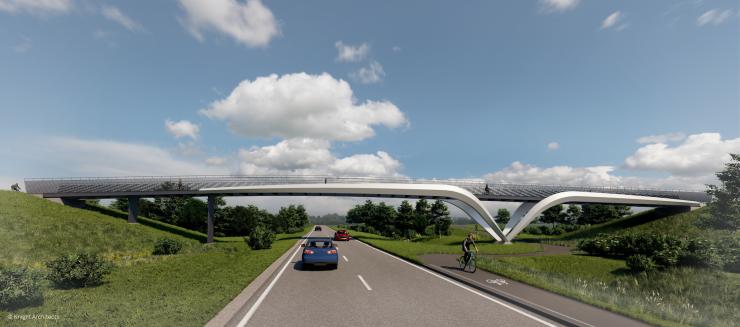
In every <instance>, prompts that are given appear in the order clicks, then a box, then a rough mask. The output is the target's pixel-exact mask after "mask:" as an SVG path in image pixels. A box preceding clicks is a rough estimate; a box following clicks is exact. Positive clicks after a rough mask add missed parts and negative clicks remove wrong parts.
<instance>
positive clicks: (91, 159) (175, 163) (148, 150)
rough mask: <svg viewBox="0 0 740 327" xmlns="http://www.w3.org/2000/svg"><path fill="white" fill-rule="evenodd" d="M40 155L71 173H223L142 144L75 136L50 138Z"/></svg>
mask: <svg viewBox="0 0 740 327" xmlns="http://www.w3.org/2000/svg"><path fill="white" fill-rule="evenodd" d="M43 151H44V153H43V156H44V157H45V158H50V159H49V162H50V163H52V164H53V165H54V166H56V168H55V171H58V172H60V173H61V174H64V175H73V176H152V175H162V176H171V175H213V174H227V173H228V171H227V170H226V169H223V168H218V167H208V166H206V165H202V164H198V163H195V162H190V161H186V160H180V159H177V158H175V157H174V156H173V155H172V154H171V153H170V152H169V151H167V150H164V149H161V148H158V147H155V146H151V145H145V144H136V143H125V142H118V141H108V140H85V139H79V138H52V139H51V140H50V141H49V143H48V147H46V148H45V149H43Z"/></svg>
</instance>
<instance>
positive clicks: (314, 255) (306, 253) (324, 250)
mask: <svg viewBox="0 0 740 327" xmlns="http://www.w3.org/2000/svg"><path fill="white" fill-rule="evenodd" d="M301 246H302V247H303V248H304V249H303V258H302V259H303V267H306V268H307V267H311V266H317V265H328V266H330V267H333V268H334V269H337V266H338V265H339V252H338V251H337V247H336V246H334V242H332V240H331V238H328V237H322V238H311V239H309V240H308V242H306V243H304V244H302V245H301Z"/></svg>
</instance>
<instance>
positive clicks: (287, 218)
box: [273, 204, 308, 233]
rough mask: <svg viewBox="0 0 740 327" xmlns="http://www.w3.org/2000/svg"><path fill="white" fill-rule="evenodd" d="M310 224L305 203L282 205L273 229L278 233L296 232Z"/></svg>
mask: <svg viewBox="0 0 740 327" xmlns="http://www.w3.org/2000/svg"><path fill="white" fill-rule="evenodd" d="M306 225H308V214H307V213H306V208H304V207H303V205H298V206H296V205H293V204H291V205H289V206H288V207H281V208H280V211H278V214H277V216H275V219H274V220H273V230H274V231H276V232H278V233H295V232H297V231H299V230H301V229H303V228H304V227H305V226H306Z"/></svg>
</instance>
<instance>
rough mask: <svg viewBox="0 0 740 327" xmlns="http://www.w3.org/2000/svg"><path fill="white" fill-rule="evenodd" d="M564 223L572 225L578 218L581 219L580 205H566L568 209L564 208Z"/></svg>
mask: <svg viewBox="0 0 740 327" xmlns="http://www.w3.org/2000/svg"><path fill="white" fill-rule="evenodd" d="M565 216H566V218H565V220H566V221H565V223H567V224H569V225H574V224H576V223H577V222H578V220H579V219H581V207H579V206H577V205H575V204H571V205H569V206H568V209H567V210H565Z"/></svg>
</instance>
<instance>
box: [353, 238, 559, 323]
mask: <svg viewBox="0 0 740 327" xmlns="http://www.w3.org/2000/svg"><path fill="white" fill-rule="evenodd" d="M360 243H362V244H365V246H367V247H369V248H371V249H373V250H375V251H378V252H380V253H382V254H385V255H387V256H389V257H391V258H393V259H396V260H398V261H401V262H403V263H405V264H407V265H409V266H412V267H414V268H416V269H419V270H421V271H423V272H425V273H427V274H430V275H432V276H434V277H437V278H439V279H441V280H444V281H446V282H448V283H450V284H452V285H455V286H457V287H460V288H462V289H464V290H466V291H468V292H471V293H473V294H476V295H478V296H480V297H482V298H484V299H486V300H489V301H491V302H493V303H496V304H499V305H501V306H503V307H505V308H507V309H510V310H512V311H514V312H517V313H519V314H521V315H523V316H525V317H528V318H530V319H532V320H534V321H537V322H539V323H541V324H543V325H545V326H550V327H555V326H556V325H553V324H552V323H550V322H547V321H545V320H542V319H540V318H538V317H536V316H534V315H532V314H530V313H528V312H525V311H522V310H521V309H519V308H516V307H513V306H511V305H508V304H506V303H504V302H501V301H499V300H496V299H494V298H492V297H490V296H488V295H486V294H483V293H481V292H479V291H476V290H474V289H472V288H470V287H467V286H465V285H463V284H461V283H459V282H457V281H454V280H452V279H449V278H447V277H445V276H442V275H440V274H438V273H436V272H434V271H431V270H429V269H427V268H424V267H421V266H417V265H415V264H413V263H410V262H408V261H406V260H403V259H401V258H399V257H396V256H394V255H392V254H390V253H387V252H384V251H381V250H378V249H376V248H374V247H372V246H370V245H369V244H367V243H365V242H360ZM358 276H359V275H358ZM360 279H362V277H360Z"/></svg>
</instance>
